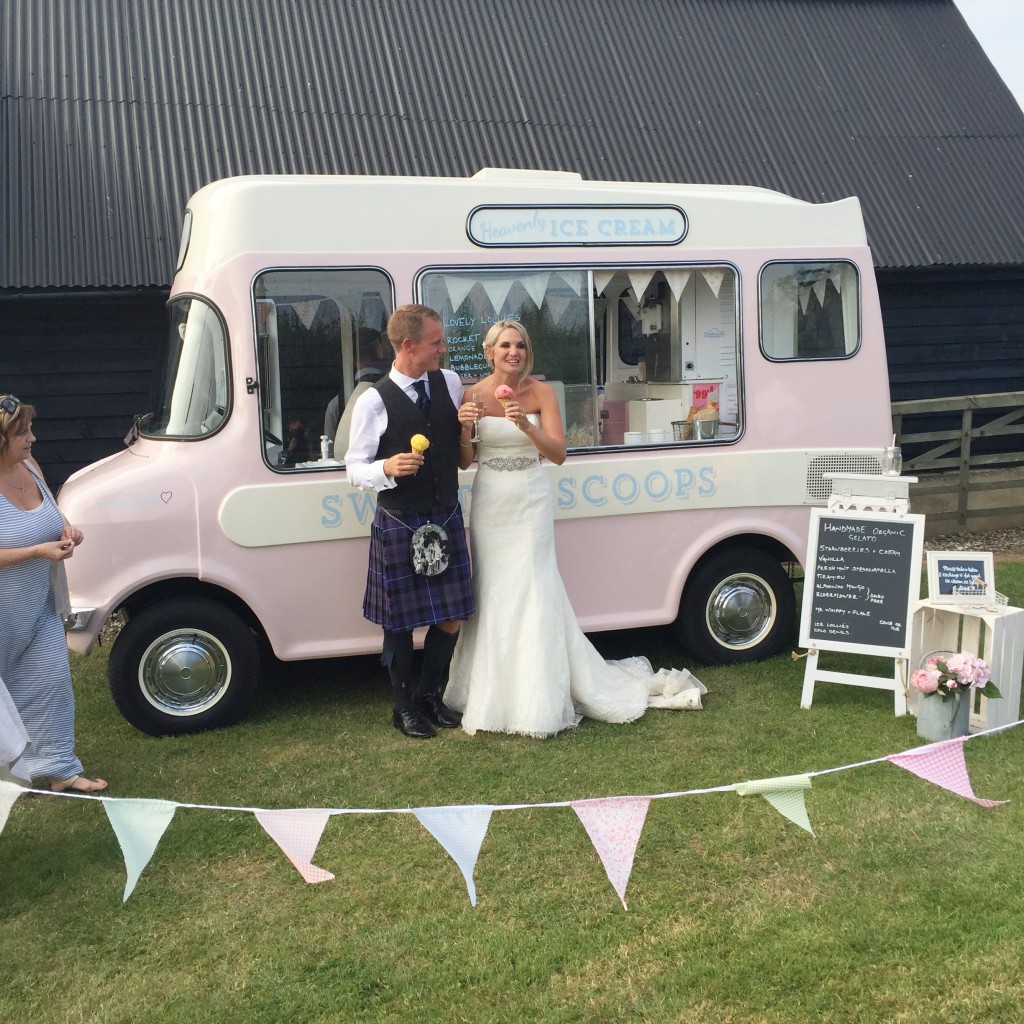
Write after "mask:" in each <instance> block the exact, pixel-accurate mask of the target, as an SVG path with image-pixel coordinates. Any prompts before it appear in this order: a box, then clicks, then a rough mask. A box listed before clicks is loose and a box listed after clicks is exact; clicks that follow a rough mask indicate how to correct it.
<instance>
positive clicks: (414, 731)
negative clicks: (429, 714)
mask: <svg viewBox="0 0 1024 1024" xmlns="http://www.w3.org/2000/svg"><path fill="white" fill-rule="evenodd" d="M391 721H392V722H393V723H394V726H395V728H396V729H397V730H398V731H399V732H401V733H404V734H405V735H406V736H409V737H410V738H411V739H414V740H429V739H430V737H431V736H436V735H437V733H436V732H434V730H433V729H432V728H431V726H430V723H429V722H428V721H427V720H426V719H425V718H424V717H423V715H422V714H421V713H420V712H419V711H418V710H417V709H416V708H414V707H410V706H408V705H407V706H406V707H404V708H395V709H394V710H393V711H392V712H391Z"/></svg>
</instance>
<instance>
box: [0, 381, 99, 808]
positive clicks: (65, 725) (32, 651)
mask: <svg viewBox="0 0 1024 1024" xmlns="http://www.w3.org/2000/svg"><path fill="white" fill-rule="evenodd" d="M34 416H35V408H34V407H33V406H31V405H26V404H25V403H24V402H21V401H20V400H19V399H17V398H15V397H14V396H13V395H2V396H0V678H2V679H3V681H4V683H5V684H6V687H7V690H8V692H9V693H10V695H11V699H12V700H13V701H14V706H15V707H16V708H17V711H18V714H19V715H20V717H21V720H22V722H23V723H24V726H25V731H26V732H27V734H28V744H27V745H26V747H25V751H24V753H23V754H22V755H21V758H20V760H19V761H18V765H17V767H18V769H20V773H21V774H24V775H27V776H30V777H31V778H33V779H39V778H43V777H44V778H47V779H49V780H50V788H51V789H53V790H54V791H55V792H64V791H70V792H75V793H99V792H101V791H102V790H104V789H106V788H107V783H106V782H105V781H104V780H103V779H89V778H86V777H85V775H83V774H82V762H81V761H79V760H78V758H77V757H76V756H75V702H74V696H73V694H72V690H71V667H70V665H69V664H68V648H67V641H66V640H65V637H64V623H63V621H62V619H63V614H66V612H67V611H68V610H69V609H67V608H66V606H65V605H66V593H67V585H66V583H65V581H64V567H63V564H62V563H63V561H64V560H65V559H66V558H70V557H71V556H72V555H73V554H74V551H75V548H76V547H77V546H78V545H79V544H81V543H82V531H81V530H77V529H75V528H74V527H73V526H71V524H70V523H68V522H67V520H66V519H65V518H64V517H63V515H61V513H60V510H59V509H58V508H57V505H56V503H55V502H54V500H53V497H52V495H51V494H50V492H49V490H48V489H47V487H46V485H45V484H44V483H43V478H42V472H41V471H40V469H39V466H38V465H37V464H36V462H35V460H34V459H33V458H32V442H33V441H34V440H35V437H34V436H33V434H32V418H33V417H34Z"/></svg>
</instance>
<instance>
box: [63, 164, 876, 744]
mask: <svg viewBox="0 0 1024 1024" xmlns="http://www.w3.org/2000/svg"><path fill="white" fill-rule="evenodd" d="M406 302H423V303H426V304H427V305H429V306H431V307H433V308H434V309H436V310H438V312H439V313H440V314H441V316H442V318H443V323H444V326H445V330H446V338H447V346H448V365H449V366H450V367H451V368H452V369H454V370H456V371H458V372H459V374H460V375H461V376H462V378H463V379H464V380H465V381H467V382H469V381H472V380H475V379H479V378H480V377H482V376H484V375H485V374H486V373H487V372H488V371H487V366H486V363H485V362H484V359H483V352H482V348H481V342H482V340H483V337H484V335H485V334H486V331H487V328H488V325H489V324H490V323H493V322H494V321H495V320H497V319H502V318H517V319H520V320H521V321H522V322H523V323H525V324H526V325H527V327H528V329H529V331H530V334H531V337H532V338H533V341H534V347H535V350H536V351H535V357H536V366H535V369H536V373H537V374H538V375H542V376H543V378H544V379H545V380H547V381H548V382H550V383H551V384H552V386H553V387H554V388H555V390H556V393H557V395H558V399H559V404H560V408H561V411H562V415H563V418H564V423H565V430H566V436H567V439H568V445H569V457H568V459H567V460H566V462H565V464H564V465H562V466H551V467H549V472H550V477H551V488H552V494H553V498H554V504H555V514H556V518H557V522H556V537H557V544H558V561H559V567H560V570H561V573H562V576H563V578H564V580H565V583H566V586H567V588H568V590H569V596H570V598H571V600H572V603H573V606H574V608H575V610H576V613H577V615H578V616H579V619H580V622H581V624H582V626H583V628H584V629H586V630H587V631H599V630H607V629H620V628H623V627H632V626H650V625H655V624H665V623H671V624H673V625H674V628H675V631H676V633H677V635H678V637H679V642H680V644H681V645H682V647H683V649H684V651H685V654H686V656H687V657H688V658H690V659H693V660H696V661H701V662H705V663H718V664H725V663H735V662H740V661H748V660H752V659H758V658H764V657H767V656H769V655H771V654H774V653H776V652H777V651H779V650H780V649H782V648H783V647H784V646H785V645H786V644H788V643H790V642H791V641H792V639H793V630H794V619H795V608H794V605H795V602H794V591H793V586H792V582H791V578H790V573H789V567H790V566H791V565H792V564H794V563H799V562H800V561H801V559H802V558H803V555H804V552H805V550H806V546H807V531H808V523H809V517H810V510H811V508H812V506H815V505H822V504H824V503H825V502H826V500H827V498H828V496H829V483H828V480H827V478H826V477H825V474H826V473H831V472H837V471H838V472H857V473H875V472H880V470H881V458H882V451H883V449H884V447H885V445H886V443H887V442H888V439H889V438H890V436H891V434H890V409H889V388H888V378H887V371H886V360H885V348H884V342H883V337H882V325H881V318H880V314H879V307H878V295H877V292H876V287H875V279H874V274H873V268H872V262H871V256H870V253H869V251H868V248H867V245H866V242H865V233H864V225H863V221H862V218H861V212H860V206H859V204H858V202H857V200H856V199H845V200H842V201H840V202H835V203H825V204H813V203H806V202H802V201H799V200H796V199H792V198H789V197H787V196H784V195H780V194H778V193H774V192H770V191H766V190H763V189H756V188H745V187H733V186H728V187H726V186H709V185H673V184H649V183H631V184H630V183H622V182H600V181H584V180H582V179H581V178H580V176H579V175H577V174H571V173H563V172H549V171H513V170H497V169H486V170H483V171H481V172H480V173H478V174H476V175H474V176H473V177H471V178H465V179H454V178H384V177H381V178H376V177H305V176H295V177H241V178H233V179H228V180H225V181H218V182H214V183H213V184H211V185H208V186H206V187H205V188H203V189H201V190H200V191H199V192H197V193H196V194H195V195H194V196H193V197H192V199H191V200H190V202H189V204H188V208H187V210H186V212H185V219H184V230H183V233H182V239H181V248H180V252H179V255H178V264H177V271H176V274H175V277H174V282H173V286H172V288H171V298H170V302H169V305H168V310H169V325H168V332H167V342H166V346H165V349H164V352H163V355H162V358H161V362H160V365H159V367H158V371H159V375H158V389H157V393H156V397H155V400H154V405H153V409H152V412H150V413H149V414H147V415H146V416H145V417H142V418H141V419H140V420H139V422H138V424H137V429H136V431H135V433H137V438H136V439H135V440H134V441H133V443H132V444H131V445H130V446H128V447H127V448H126V450H125V451H123V452H121V453H119V454H117V455H113V456H111V457H110V458H107V459H105V460H103V461H101V462H98V463H96V464H95V465H92V466H89V467H87V468H86V469H84V470H82V471H81V472H79V473H76V474H75V475H74V476H73V477H72V478H71V479H70V480H69V481H68V482H67V484H66V485H65V486H64V488H63V489H62V491H61V494H60V504H61V506H62V507H63V509H64V511H65V512H66V514H67V515H68V517H69V518H70V519H71V521H72V522H74V523H75V524H77V525H78V526H80V527H81V528H82V529H83V530H84V531H85V535H86V537H87V543H86V544H84V545H83V546H82V547H81V548H80V549H79V551H78V553H77V554H76V555H75V558H74V559H72V560H71V561H70V562H68V575H69V577H70V584H71V592H72V602H73V604H74V612H73V615H72V618H71V620H70V624H69V633H68V641H69V644H70V646H71V648H72V649H73V650H75V651H80V652H86V651H88V650H89V649H90V648H91V647H92V645H93V644H94V643H95V641H96V638H97V636H98V634H99V632H100V629H101V627H102V626H103V624H104V622H105V621H106V620H107V619H108V617H109V616H110V615H111V614H112V613H114V612H117V611H121V612H122V613H123V614H124V616H125V620H126V621H125V624H124V626H123V628H122V629H121V630H120V633H119V634H118V636H117V640H116V642H115V643H114V646H113V649H112V651H111V656H110V669H109V673H110V686H111V690H112V693H113V696H114V699H115V701H116V703H117V706H118V707H119V708H120V710H121V711H122V713H123V714H124V715H125V717H126V718H127V719H128V720H129V721H130V722H132V723H133V724H134V725H135V726H137V727H138V728H139V729H142V730H144V731H146V732H149V733H153V734H161V733H177V732H189V731H194V730H198V729H203V728H209V727H211V726H218V725H224V724H226V723H229V722H231V721H234V720H236V719H238V718H239V717H240V716H241V715H242V714H243V713H244V711H245V708H246V705H247V703H248V700H249V698H250V695H251V693H252V690H253V688H254V686H255V684H256V681H257V678H258V676H259V669H260V665H259V662H260V652H261V651H264V650H267V649H269V650H271V651H272V652H273V653H274V655H276V656H277V657H278V658H280V659H282V660H286V661H288V660H296V659H303V658H325V657H335V656H338V655H346V654H365V653H369V652H373V651H376V650H379V649H380V642H381V634H380V630H379V629H377V628H376V627H375V626H373V625H371V624H370V623H368V622H367V621H365V620H364V619H363V617H362V613H361V607H362V595H363V587H364V582H365V574H366V562H367V546H368V537H369V529H370V523H371V521H372V519H373V514H374V496H373V494H372V493H368V492H364V491H359V490H356V489H354V488H352V487H350V486H349V484H348V483H347V482H346V477H345V469H344V465H343V463H342V461H341V460H342V459H343V458H344V453H345V450H346V438H347V430H348V413H349V412H350V410H351V406H352V403H353V400H354V398H355V397H356V396H357V394H358V393H359V392H360V391H361V390H362V389H364V388H366V387H369V386H371V382H372V380H373V379H376V378H377V377H379V376H380V375H381V374H382V373H384V372H386V371H387V368H388V366H389V365H390V358H389V351H390V348H389V346H388V345H387V342H386V339H384V337H383V329H384V325H385V323H386V320H387V317H388V315H389V313H390V312H391V311H392V310H393V309H394V308H395V307H396V306H397V305H401V304H403V303H406ZM472 474H473V471H472V470H470V471H469V472H467V473H465V474H463V477H462V483H463V487H462V499H463V503H464V505H465V507H466V510H467V513H468V515H469V516H470V517H471V516H472V505H471V498H470V491H471V486H472V480H473V475H472Z"/></svg>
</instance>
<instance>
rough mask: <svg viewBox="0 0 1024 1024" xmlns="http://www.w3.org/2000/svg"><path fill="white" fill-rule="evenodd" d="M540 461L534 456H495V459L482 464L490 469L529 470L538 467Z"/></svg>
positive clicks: (486, 460)
mask: <svg viewBox="0 0 1024 1024" xmlns="http://www.w3.org/2000/svg"><path fill="white" fill-rule="evenodd" d="M537 462H538V459H537V458H536V457H535V456H533V455H495V456H494V458H493V459H485V460H484V461H483V462H481V463H480V465H481V466H486V467H487V468H488V469H504V470H508V469H529V468H530V467H531V466H536V465H537Z"/></svg>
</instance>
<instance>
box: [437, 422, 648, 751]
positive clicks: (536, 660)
mask: <svg viewBox="0 0 1024 1024" xmlns="http://www.w3.org/2000/svg"><path fill="white" fill-rule="evenodd" d="M480 435H481V437H482V439H483V440H482V441H481V442H480V446H479V460H480V465H479V468H478V470H477V474H476V480H475V482H474V484H473V500H472V504H471V506H470V539H471V542H472V558H473V592H474V595H475V597H476V608H477V611H476V614H475V615H474V616H472V617H471V618H470V619H469V620H468V621H467V622H466V623H465V624H464V625H463V627H462V631H461V633H460V636H459V643H458V647H457V648H456V650H455V656H454V658H453V660H452V665H451V673H450V676H449V683H448V689H447V690H446V691H445V696H444V700H445V703H446V704H448V705H449V706H450V707H453V708H455V709H456V710H458V711H461V712H462V713H463V718H462V727H463V728H464V729H465V730H466V732H468V733H470V734H472V733H474V732H476V731H477V730H480V729H482V730H485V731H488V732H505V733H519V734H522V735H526V736H536V737H542V736H552V735H554V734H555V733H557V732H561V731H562V730H563V729H566V728H569V727H571V726H574V725H577V724H578V723H579V721H580V719H581V718H582V717H587V718H595V719H598V720H600V721H603V722H629V721H632V720H633V719H635V718H639V717H640V716H641V715H643V713H644V711H645V710H646V709H647V707H648V703H649V701H648V694H649V690H650V688H651V681H652V674H651V666H650V663H649V662H647V660H646V659H645V658H634V659H628V660H627V661H626V662H625V663H609V662H606V661H605V660H604V659H603V658H602V657H601V655H600V654H599V653H598V652H597V650H595V648H594V647H593V645H592V644H591V643H590V641H589V640H587V638H586V636H585V635H584V634H583V631H582V630H581V629H580V627H579V625H578V624H577V622H576V616H575V614H574V613H573V610H572V606H571V605H570V603H569V598H568V595H567V594H566V592H565V587H564V585H563V584H562V578H561V576H560V575H559V573H558V565H557V562H556V559H555V535H554V520H553V515H552V499H551V485H550V483H549V481H548V477H547V474H546V473H545V472H544V470H543V468H542V467H541V465H540V462H539V461H538V459H537V450H536V448H534V446H533V445H532V444H531V443H530V441H529V440H528V439H527V438H526V436H525V435H524V434H523V432H522V431H521V430H519V429H518V428H517V427H516V426H515V425H514V424H513V423H510V422H509V421H508V420H505V419H499V418H496V417H485V418H484V419H483V420H481V423H480Z"/></svg>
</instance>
